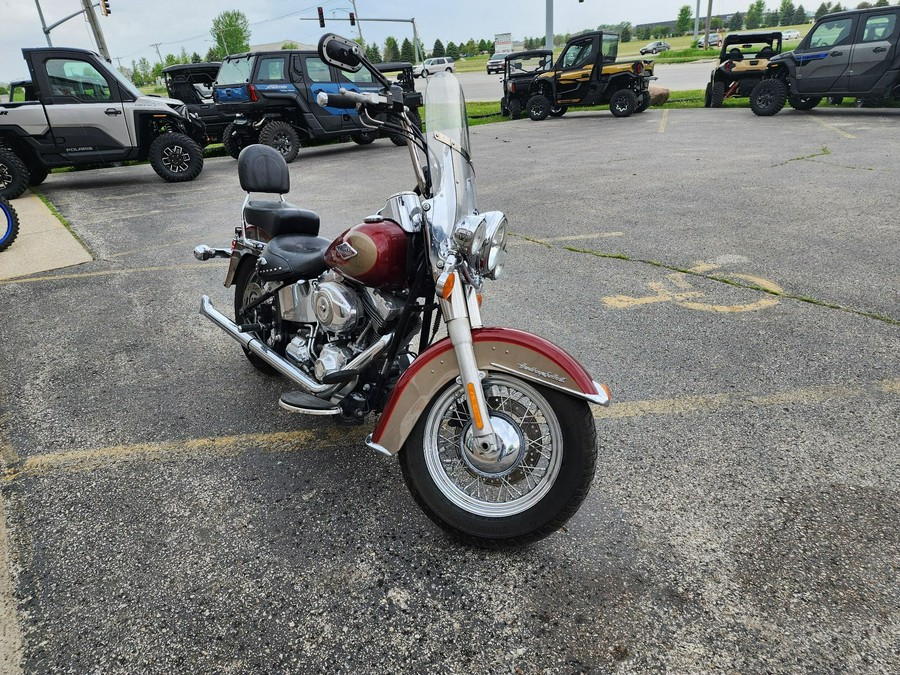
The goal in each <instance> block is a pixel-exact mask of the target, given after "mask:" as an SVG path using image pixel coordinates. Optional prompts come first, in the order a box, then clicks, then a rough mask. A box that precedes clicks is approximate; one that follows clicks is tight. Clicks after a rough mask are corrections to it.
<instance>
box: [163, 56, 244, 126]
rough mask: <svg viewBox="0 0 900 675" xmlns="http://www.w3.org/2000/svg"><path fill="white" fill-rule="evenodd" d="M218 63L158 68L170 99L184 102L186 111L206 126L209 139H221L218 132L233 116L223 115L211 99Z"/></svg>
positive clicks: (185, 64)
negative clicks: (194, 114) (194, 115)
mask: <svg viewBox="0 0 900 675" xmlns="http://www.w3.org/2000/svg"><path fill="white" fill-rule="evenodd" d="M219 66H221V64H220V63H216V62H213V63H183V64H178V65H175V66H169V67H168V68H164V69H163V71H162V74H163V77H164V78H165V79H166V91H167V92H168V93H169V97H170V98H174V99H178V100H179V101H181V102H182V103H184V104H186V105H187V108H188V110H189V111H190V112H192V113H196V115H197V116H198V117H199V118H200V119H201V120H202V121H203V123H204V124H205V125H206V135H207V136H208V137H209V140H210V141H213V142H217V141H221V140H222V132H223V131H225V127H227V126H228V123H229V122H231V120H232V119H234V115H225V114H224V113H223V112H222V111H221V110H219V109H218V108H217V107H216V104H215V103H214V102H213V83H214V82H215V81H216V75H217V74H218V72H219Z"/></svg>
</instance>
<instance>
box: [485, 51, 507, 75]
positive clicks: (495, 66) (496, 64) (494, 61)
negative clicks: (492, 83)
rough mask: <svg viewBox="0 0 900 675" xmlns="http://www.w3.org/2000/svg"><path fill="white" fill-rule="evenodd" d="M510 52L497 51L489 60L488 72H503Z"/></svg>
mask: <svg viewBox="0 0 900 675" xmlns="http://www.w3.org/2000/svg"><path fill="white" fill-rule="evenodd" d="M507 56H509V54H505V53H497V54H494V55H492V56H491V58H489V59H488V62H487V74H488V75H490V74H491V73H502V72H503V67H504V63H505V59H506V57H507Z"/></svg>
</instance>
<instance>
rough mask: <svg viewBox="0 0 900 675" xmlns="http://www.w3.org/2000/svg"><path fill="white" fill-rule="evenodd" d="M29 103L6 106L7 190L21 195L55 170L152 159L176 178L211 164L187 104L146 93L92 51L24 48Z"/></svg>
mask: <svg viewBox="0 0 900 675" xmlns="http://www.w3.org/2000/svg"><path fill="white" fill-rule="evenodd" d="M22 55H23V56H24V57H25V61H26V63H27V64H28V69H29V71H30V72H31V82H32V83H33V86H32V87H30V89H29V87H24V89H25V92H26V94H27V96H26V98H28V99H29V100H25V101H16V102H12V103H0V195H2V196H4V197H7V198H9V199H14V198H15V197H18V196H19V195H21V194H22V193H23V192H24V191H25V189H26V188H27V187H28V185H29V184H30V185H38V184H40V183H42V182H43V181H44V179H45V178H46V177H47V173H48V172H49V171H50V169H52V168H55V167H66V166H84V165H93V164H111V163H113V162H121V161H124V160H145V159H149V160H150V163H151V165H152V166H153V169H154V171H156V173H157V174H159V175H160V177H162V178H163V179H164V180H167V181H169V182H172V183H176V182H181V181H189V180H193V179H194V178H196V177H197V176H198V175H199V174H200V171H201V170H202V169H203V149H202V146H203V145H204V144H205V143H206V132H205V129H204V126H203V122H201V121H200V119H199V117H197V116H196V115H194V114H192V113H190V112H189V111H188V109H187V107H186V106H185V105H184V104H183V103H182V102H181V101H174V100H171V99H165V98H160V97H156V96H144V95H143V94H141V93H140V92H139V91H138V90H137V88H136V87H135V86H134V85H133V84H132V83H131V82H129V81H128V80H127V79H125V77H124V76H122V74H121V73H119V71H118V70H116V69H115V68H113V67H112V65H110V64H109V63H107V62H106V61H104V60H103V59H102V58H100V56H98V55H97V54H95V53H94V52H90V51H87V50H84V49H70V48H59V47H41V48H36V49H23V50H22Z"/></svg>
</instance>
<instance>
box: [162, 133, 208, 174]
mask: <svg viewBox="0 0 900 675" xmlns="http://www.w3.org/2000/svg"><path fill="white" fill-rule="evenodd" d="M150 165H151V166H152V167H153V170H154V171H156V173H157V175H159V177H160V178H162V179H163V180H165V181H167V182H169V183H183V182H185V181H189V180H194V179H195V178H196V177H197V176H199V175H200V172H201V171H202V170H203V150H202V149H201V148H200V146H199V145H198V144H197V142H196V141H194V140H192V139H191V138H190V137H188V136H185V135H184V134H178V133H165V134H161V135H160V136H157V137H156V138H155V139H154V140H153V143H151V144H150Z"/></svg>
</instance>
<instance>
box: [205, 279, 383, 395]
mask: <svg viewBox="0 0 900 675" xmlns="http://www.w3.org/2000/svg"><path fill="white" fill-rule="evenodd" d="M200 314H202V315H203V316H205V317H206V318H207V319H209V320H210V321H212V322H213V323H214V324H216V325H217V326H218V327H219V328H221V329H222V330H223V331H225V332H226V333H227V334H228V335H229V336H231V337H232V338H233V339H234V340H235V341H237V342H238V343H239V344H240V345H241V346H242V347H244V348H245V349H247V350H248V351H250V352H252V353H254V354H256V355H257V356H258V357H259V358H261V359H262V360H263V361H265V362H266V363H267V364H269V365H270V366H272V368H274V369H275V370H277V371H278V372H279V373H280V374H282V375H284V376H285V377H286V378H288V379H289V380H290V381H291V382H293V383H294V384H296V385H298V386H299V387H301V388H302V389H303V391H305V392H307V393H309V394H312V395H313V396H318V397H319V398H326V397H328V396H331V394H333V393H334V392H336V391H337V390H338V389H341V388H343V387H345V386H346V385H347V383H346V382H341V383H339V384H322V383H321V382H318V381H316V379H315V378H313V377H310V376H309V375H307V374H306V373H304V372H303V371H302V370H300V369H299V368H297V367H296V366H295V365H293V364H292V363H290V362H289V361H287V360H286V359H284V358H283V357H282V356H281V355H280V354H278V352H276V351H275V350H274V349H272V348H271V347H269V345H267V344H266V343H265V342H263V341H262V340H260V339H258V338H256V337H254V336H253V335H251V334H250V333H242V332H241V331H240V329H239V328H238V326H237V324H236V323H235V322H234V321H232V320H231V319H229V318H228V317H227V316H225V315H224V314H222V312H220V311H219V310H217V309H216V308H215V307H213V304H212V301H211V300H210V299H209V296H208V295H204V296H203V297H202V298H200ZM392 336H393V333H388V334H387V335H385V336H383V337H382V338H381V339H379V340H378V341H377V342H375V343H373V344H372V345H371V346H370V347H368V348H367V349H365V350H363V351H362V352H361V353H360V354H359V355H357V356H356V358H354V359H353V360H352V361H350V362H349V363H347V364H346V365H345V366H344V368H343V369H344V370H362V369H363V368H365V367H366V366H367V365H369V363H371V362H372V360H373V359H374V358H375V357H376V356H378V355H379V354H380V353H381V352H382V351H383V350H384V348H385V347H387V346H388V344H389V343H390V341H391V337H392Z"/></svg>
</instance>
